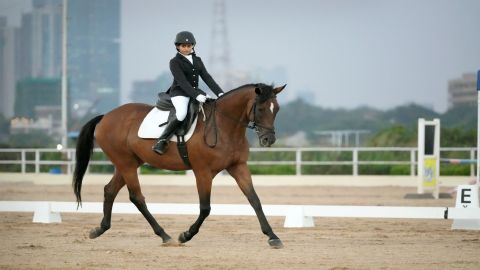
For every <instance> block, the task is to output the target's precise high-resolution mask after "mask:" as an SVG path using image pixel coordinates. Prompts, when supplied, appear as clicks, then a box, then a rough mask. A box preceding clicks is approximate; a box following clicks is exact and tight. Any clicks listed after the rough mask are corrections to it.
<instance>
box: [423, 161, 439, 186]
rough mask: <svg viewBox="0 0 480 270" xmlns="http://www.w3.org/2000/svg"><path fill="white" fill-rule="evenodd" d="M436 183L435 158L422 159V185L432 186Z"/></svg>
mask: <svg viewBox="0 0 480 270" xmlns="http://www.w3.org/2000/svg"><path fill="white" fill-rule="evenodd" d="M436 184H437V159H435V158H425V159H423V186H424V187H429V188H433V187H435V185H436Z"/></svg>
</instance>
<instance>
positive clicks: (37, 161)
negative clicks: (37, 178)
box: [35, 150, 40, 173]
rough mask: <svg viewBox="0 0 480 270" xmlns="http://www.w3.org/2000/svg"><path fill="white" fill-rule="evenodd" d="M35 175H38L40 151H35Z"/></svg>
mask: <svg viewBox="0 0 480 270" xmlns="http://www.w3.org/2000/svg"><path fill="white" fill-rule="evenodd" d="M35 173H40V151H38V150H35Z"/></svg>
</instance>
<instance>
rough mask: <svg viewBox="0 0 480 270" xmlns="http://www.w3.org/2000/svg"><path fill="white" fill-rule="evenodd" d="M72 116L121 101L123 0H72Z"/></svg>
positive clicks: (70, 56) (105, 110) (104, 108)
mask: <svg viewBox="0 0 480 270" xmlns="http://www.w3.org/2000/svg"><path fill="white" fill-rule="evenodd" d="M68 18H69V21H68V31H69V32H68V44H69V47H68V72H69V76H68V77H69V92H68V93H69V101H70V102H71V106H69V108H73V111H71V116H72V118H74V119H80V118H81V117H82V116H83V115H82V113H81V112H85V111H90V112H94V113H106V112H108V111H110V110H111V109H113V108H115V107H117V106H118V105H119V104H120V0H102V1H94V0H70V1H68Z"/></svg>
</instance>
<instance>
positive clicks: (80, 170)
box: [72, 115, 103, 206]
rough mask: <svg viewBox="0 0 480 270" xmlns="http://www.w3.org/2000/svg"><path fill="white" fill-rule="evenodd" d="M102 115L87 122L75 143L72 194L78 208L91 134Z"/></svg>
mask: <svg viewBox="0 0 480 270" xmlns="http://www.w3.org/2000/svg"><path fill="white" fill-rule="evenodd" d="M102 118H103V115H98V116H96V117H94V118H93V119H91V120H90V121H88V123H86V124H85V125H84V126H83V127H82V130H81V131H80V135H79V136H78V141H77V149H76V153H75V156H76V161H75V171H74V172H73V180H72V186H73V192H74V193H75V196H76V197H77V204H78V206H80V205H82V196H81V195H80V192H81V191H82V180H83V176H84V175H85V171H86V170H87V167H88V162H89V161H90V157H91V156H92V152H93V140H94V138H93V133H94V132H95V126H96V125H97V124H98V122H100V120H102Z"/></svg>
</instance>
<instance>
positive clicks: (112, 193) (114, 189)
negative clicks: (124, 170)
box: [90, 171, 125, 239]
mask: <svg viewBox="0 0 480 270" xmlns="http://www.w3.org/2000/svg"><path fill="white" fill-rule="evenodd" d="M124 185H125V181H124V180H123V177H122V176H121V175H120V173H119V172H118V171H115V174H114V175H113V177H112V180H110V182H109V183H108V184H107V185H106V186H105V188H104V201H103V219H102V222H101V223H100V227H96V228H94V229H92V230H91V231H90V238H92V239H93V238H97V237H99V236H100V235H102V234H103V233H104V232H105V231H107V230H108V229H110V225H111V219H112V206H113V201H114V200H115V197H117V194H118V192H119V191H120V189H122V187H123V186H124Z"/></svg>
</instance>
